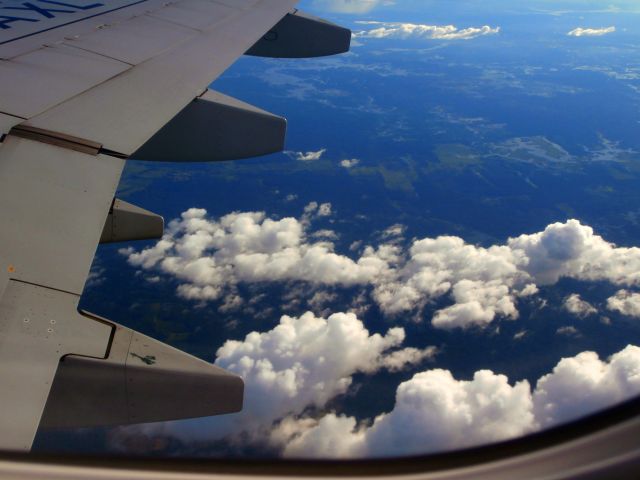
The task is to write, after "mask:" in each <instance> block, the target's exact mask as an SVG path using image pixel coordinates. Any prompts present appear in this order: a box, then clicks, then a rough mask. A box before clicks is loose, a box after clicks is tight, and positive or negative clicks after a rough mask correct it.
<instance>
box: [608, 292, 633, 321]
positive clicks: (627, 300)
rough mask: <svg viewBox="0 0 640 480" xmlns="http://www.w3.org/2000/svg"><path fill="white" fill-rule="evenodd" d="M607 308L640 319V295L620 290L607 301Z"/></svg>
mask: <svg viewBox="0 0 640 480" xmlns="http://www.w3.org/2000/svg"><path fill="white" fill-rule="evenodd" d="M607 308H608V309H609V310H615V311H617V312H620V313H622V314H623V315H628V316H630V317H640V293H632V292H629V291H627V290H619V291H618V292H616V294H615V295H614V296H613V297H609V298H608V299H607Z"/></svg>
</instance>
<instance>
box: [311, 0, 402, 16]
mask: <svg viewBox="0 0 640 480" xmlns="http://www.w3.org/2000/svg"><path fill="white" fill-rule="evenodd" d="M313 3H314V6H316V7H317V8H321V9H325V10H328V11H330V12H336V13H367V12H369V11H371V10H373V9H374V8H375V7H377V6H378V5H388V4H392V3H393V2H391V1H390V0H314V2H313Z"/></svg>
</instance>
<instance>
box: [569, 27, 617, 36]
mask: <svg viewBox="0 0 640 480" xmlns="http://www.w3.org/2000/svg"><path fill="white" fill-rule="evenodd" d="M615 31H616V27H603V28H582V27H578V28H574V29H573V30H571V31H570V32H568V33H567V35H569V36H571V37H601V36H602V35H606V34H607V33H613V32H615Z"/></svg>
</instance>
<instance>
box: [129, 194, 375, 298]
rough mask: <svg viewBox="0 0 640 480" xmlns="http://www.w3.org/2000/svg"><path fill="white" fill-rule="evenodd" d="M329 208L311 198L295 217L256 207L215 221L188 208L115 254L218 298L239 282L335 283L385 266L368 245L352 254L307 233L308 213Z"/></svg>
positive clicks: (186, 294)
mask: <svg viewBox="0 0 640 480" xmlns="http://www.w3.org/2000/svg"><path fill="white" fill-rule="evenodd" d="M330 214H331V204H330V203H323V204H318V203H316V202H312V203H310V204H309V205H307V207H305V213H304V214H303V217H302V219H301V220H298V219H295V218H283V219H280V220H272V219H269V218H266V216H265V214H264V213H263V212H244V213H231V214H228V215H225V216H223V217H221V218H220V219H219V220H218V221H216V220H213V219H210V218H208V217H207V215H206V211H205V210H203V209H189V210H187V211H186V212H184V213H183V214H182V216H181V218H179V219H176V220H173V221H172V222H170V223H169V226H168V229H167V231H166V232H165V235H164V237H163V238H162V240H160V241H159V242H157V243H156V245H154V246H152V247H149V248H146V249H144V250H142V251H140V252H136V251H134V250H131V249H125V250H122V251H121V253H123V254H124V255H126V256H127V258H128V262H129V263H130V264H131V265H133V266H136V267H139V268H142V269H144V270H156V271H159V272H162V273H164V274H167V275H171V276H173V277H175V278H176V279H177V280H178V282H179V285H178V287H177V292H178V294H179V295H180V296H181V297H183V298H186V299H192V300H205V301H206V300H218V299H220V298H222V296H223V295H225V294H226V293H228V291H229V289H233V287H234V286H235V285H237V284H238V283H240V282H247V283H249V282H273V281H288V280H299V281H306V282H310V283H314V284H318V285H341V286H352V285H361V284H366V283H370V282H372V281H373V279H375V278H376V277H377V276H378V275H379V274H380V271H381V270H383V269H385V268H387V262H386V261H385V260H384V259H383V258H380V256H379V255H378V252H377V251H375V250H374V249H373V248H368V249H365V251H364V252H363V254H362V256H361V257H360V258H359V259H358V260H357V261H354V260H352V259H350V258H349V257H346V256H343V255H338V254H336V253H335V252H334V251H333V248H334V247H333V244H332V243H331V242H329V241H317V242H310V241H309V240H308V239H307V237H306V235H305V228H306V224H307V223H308V222H309V221H310V219H311V218H317V217H326V216H328V215H330Z"/></svg>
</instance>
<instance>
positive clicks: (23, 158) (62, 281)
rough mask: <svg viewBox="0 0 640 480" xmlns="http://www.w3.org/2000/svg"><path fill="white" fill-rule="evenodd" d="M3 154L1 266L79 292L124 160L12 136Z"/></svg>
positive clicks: (41, 282) (23, 276) (0, 176)
mask: <svg viewBox="0 0 640 480" xmlns="http://www.w3.org/2000/svg"><path fill="white" fill-rule="evenodd" d="M0 154H1V155H2V161H1V162H0V205H2V222H3V228H1V229H0V257H2V258H3V260H4V261H5V265H2V266H0V268H2V269H4V270H7V269H10V270H11V278H14V279H18V280H22V281H25V282H29V283H35V284H37V285H43V286H48V287H51V288H56V289H58V290H64V291H67V292H72V293H76V294H80V293H82V290H83V287H84V283H85V279H86V277H87V274H88V272H89V268H90V267H91V261H92V260H93V256H94V254H95V250H96V246H97V244H98V240H99V239H100V234H101V232H102V229H103V226H104V223H105V219H106V217H107V213H108V208H109V205H110V204H111V202H112V200H113V196H114V193H115V190H116V188H117V186H118V181H119V179H120V174H121V172H122V169H123V167H124V160H122V159H119V158H114V157H111V156H107V155H90V154H87V153H82V152H77V151H72V150H69V149H66V148H60V147H56V146H53V145H50V144H47V143H42V142H37V141H33V140H27V139H23V138H17V137H15V136H14V135H7V137H6V138H5V140H4V142H3V143H2V144H1V145H0Z"/></svg>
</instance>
